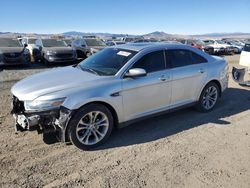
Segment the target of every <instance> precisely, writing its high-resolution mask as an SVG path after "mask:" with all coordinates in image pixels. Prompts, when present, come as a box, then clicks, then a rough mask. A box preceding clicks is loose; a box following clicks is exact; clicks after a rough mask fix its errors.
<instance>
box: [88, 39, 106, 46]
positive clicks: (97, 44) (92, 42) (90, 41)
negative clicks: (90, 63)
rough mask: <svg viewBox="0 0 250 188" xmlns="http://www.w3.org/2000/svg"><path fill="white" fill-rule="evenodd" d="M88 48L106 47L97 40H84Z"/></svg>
mask: <svg viewBox="0 0 250 188" xmlns="http://www.w3.org/2000/svg"><path fill="white" fill-rule="evenodd" d="M84 40H85V42H86V44H87V45H88V46H106V44H105V43H104V42H102V41H101V40H98V39H84Z"/></svg>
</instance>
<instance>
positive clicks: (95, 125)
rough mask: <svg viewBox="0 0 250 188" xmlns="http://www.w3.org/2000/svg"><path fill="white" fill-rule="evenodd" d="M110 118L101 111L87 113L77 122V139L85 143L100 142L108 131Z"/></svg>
mask: <svg viewBox="0 0 250 188" xmlns="http://www.w3.org/2000/svg"><path fill="white" fill-rule="evenodd" d="M108 128H109V120H108V117H107V116H106V114H104V113H103V112H101V111H91V112H89V113H87V114H85V115H84V116H83V117H82V118H81V119H80V121H79V122H78V124H77V127H76V136H77V139H78V140H79V141H80V142H81V143H82V144H85V145H94V144H96V143H98V142H100V141H101V140H102V139H103V138H104V137H105V135H106V134H107V132H108Z"/></svg>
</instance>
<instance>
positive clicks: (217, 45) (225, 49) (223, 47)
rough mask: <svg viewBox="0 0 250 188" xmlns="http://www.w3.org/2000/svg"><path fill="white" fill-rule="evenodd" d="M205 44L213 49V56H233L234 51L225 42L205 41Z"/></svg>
mask: <svg viewBox="0 0 250 188" xmlns="http://www.w3.org/2000/svg"><path fill="white" fill-rule="evenodd" d="M203 42H204V43H205V44H206V46H208V47H212V48H213V52H212V54H233V53H234V49H233V47H232V46H231V45H229V44H226V43H225V42H223V41H221V40H212V39H209V40H203Z"/></svg>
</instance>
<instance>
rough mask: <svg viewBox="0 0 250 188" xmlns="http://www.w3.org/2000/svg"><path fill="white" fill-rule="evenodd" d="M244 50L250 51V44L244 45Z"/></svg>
mask: <svg viewBox="0 0 250 188" xmlns="http://www.w3.org/2000/svg"><path fill="white" fill-rule="evenodd" d="M244 51H247V52H250V44H246V45H245V46H244Z"/></svg>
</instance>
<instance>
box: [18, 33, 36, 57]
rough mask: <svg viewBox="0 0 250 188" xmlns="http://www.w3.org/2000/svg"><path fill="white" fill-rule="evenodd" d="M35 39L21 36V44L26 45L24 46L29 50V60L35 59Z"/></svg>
mask: <svg viewBox="0 0 250 188" xmlns="http://www.w3.org/2000/svg"><path fill="white" fill-rule="evenodd" d="M36 40H37V38H34V37H23V38H22V39H21V42H22V44H23V45H25V44H26V45H27V47H26V48H27V49H28V50H29V53H30V60H31V62H34V61H35V58H34V56H33V51H36V50H38V48H37V46H36V44H35V42H36Z"/></svg>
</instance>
